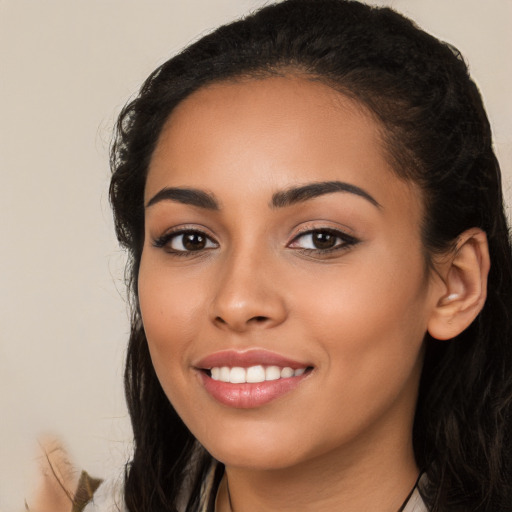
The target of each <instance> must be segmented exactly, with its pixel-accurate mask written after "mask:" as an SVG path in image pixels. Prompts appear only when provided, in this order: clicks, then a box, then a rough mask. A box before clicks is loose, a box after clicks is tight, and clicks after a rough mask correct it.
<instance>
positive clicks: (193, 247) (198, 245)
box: [177, 233, 207, 251]
mask: <svg viewBox="0 0 512 512" xmlns="http://www.w3.org/2000/svg"><path fill="white" fill-rule="evenodd" d="M181 236H182V242H181V244H182V245H183V247H184V248H185V249H186V250H187V251H200V250H201V249H204V248H205V247H206V240H207V239H206V237H205V236H203V235H201V234H200V233H184V234H183V235H181ZM177 238H179V237H177Z"/></svg>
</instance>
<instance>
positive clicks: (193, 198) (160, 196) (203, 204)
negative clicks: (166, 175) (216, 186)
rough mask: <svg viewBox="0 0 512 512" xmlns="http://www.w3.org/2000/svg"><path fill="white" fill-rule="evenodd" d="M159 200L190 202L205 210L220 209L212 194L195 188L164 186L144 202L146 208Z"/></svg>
mask: <svg viewBox="0 0 512 512" xmlns="http://www.w3.org/2000/svg"><path fill="white" fill-rule="evenodd" d="M161 201H173V202H175V203H182V204H190V205H192V206H197V207H199V208H205V209H206V210H219V209H220V206H219V202H218V201H217V199H216V198H215V196H214V195H213V194H211V193H209V192H205V191H204V190H199V189H196V188H180V187H165V188H163V189H162V190H160V191H159V192H157V193H156V194H155V195H154V196H153V197H152V198H151V199H150V200H149V201H148V202H147V203H146V208H149V207H150V206H153V205H154V204H156V203H159V202H161Z"/></svg>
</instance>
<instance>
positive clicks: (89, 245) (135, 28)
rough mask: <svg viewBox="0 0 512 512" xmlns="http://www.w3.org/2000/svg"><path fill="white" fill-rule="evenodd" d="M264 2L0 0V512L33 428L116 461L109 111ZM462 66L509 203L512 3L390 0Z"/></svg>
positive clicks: (24, 474) (125, 449)
mask: <svg viewBox="0 0 512 512" xmlns="http://www.w3.org/2000/svg"><path fill="white" fill-rule="evenodd" d="M263 3H264V2H263V1H261V0H186V1H185V0H167V1H163V0H160V1H158V0H149V1H147V0H146V1H142V0H89V1H85V0H81V1H79V0H76V1H73V0H43V1H34V0H32V1H29V0H0V66H1V69H0V169H1V176H2V179H1V187H0V230H1V231H0V241H1V253H0V286H1V290H2V293H1V299H0V301H1V302H0V315H1V316H0V321H1V323H0V511H1V512H10V511H21V510H23V499H24V496H25V495H26V493H27V490H28V489H29V487H30V482H31V481H32V480H33V477H34V471H35V469H34V467H35V464H34V458H35V453H36V447H37V445H36V438H37V436H38V435H39V434H41V433H42V432H53V433H57V434H59V435H60V436H62V438H63V439H65V441H66V443H67V444H68V445H69V446H70V447H71V451H72V453H73V456H74V457H75V459H76V460H77V461H78V462H79V464H80V465H82V466H84V467H86V468H87V469H88V470H90V472H91V473H93V474H94V475H98V476H100V475H102V476H103V475H105V474H107V473H109V472H112V471H115V470H116V468H119V467H121V466H122V464H123V463H124V462H125V461H126V459H127V457H128V454H129V440H130V431H129V426H128V420H127V415H126V411H125V407H124V402H123V398H122V390H121V380H122V366H123V362H122V361H123V357H124V351H125V343H126V339H127V331H128V322H127V315H126V306H125V303H124V301H123V298H122V297H123V293H124V290H123V285H122V267H123V255H122V253H121V252H120V251H119V250H118V248H117V245H116V242H115V238H114V234H113V229H112V222H111V215H110V211H109V206H108V201H107V187H108V180H109V170H108V165H107V159H108V144H109V139H110V133H111V128H112V125H113V122H114V119H115V116H116V114H117V113H118V112H119V110H120V108H121V106H122V105H123V104H124V103H125V102H126V101H127V99H128V98H129V97H130V95H132V94H133V93H134V92H135V91H136V90H137V88H138V86H139V85H140V83H141V81H142V80H143V79H144V78H145V77H146V75H147V74H148V73H149V72H150V71H152V70H153V69H154V68H155V67H156V66H157V65H159V64H160V63H162V62H163V61H164V60H166V59H167V58H168V57H169V56H170V55H171V54H173V53H174V52H176V51H177V50H178V49H180V48H181V47H183V46H184V45H186V44H187V43H188V42H190V41H192V40H194V39H195V38H196V37H197V36H198V35H199V34H204V33H205V32H207V31H208V30H210V29H212V28H213V27H215V26H217V25H218V24H220V23H222V22H225V21H228V20H231V19H233V18H235V17H236V16H239V15H240V14H242V13H244V12H247V11H248V10H250V9H252V8H254V7H256V6H258V5H262V4H263ZM375 3H380V4H382V5H384V4H386V5H393V6H395V7H396V8H397V9H398V10H401V11H402V12H404V13H406V14H408V15H410V16H411V17H413V18H414V19H415V20H416V21H417V22H418V23H419V24H420V25H421V26H422V27H424V28H425V29H427V30H428V31H430V32H432V33H434V34H435V35H437V36H438V37H441V38H442V39H445V40H447V41H449V42H451V43H453V44H454V45H455V46H457V47H458V48H459V49H460V50H461V51H462V53H463V54H464V55H465V57H466V58H467V60H468V61H469V62H470V65H471V70H472V73H473V76H474V78H475V79H476V81H477V83H478V84H479V85H480V88H481V90H482V92H483V95H484V98H485V100H486V105H487V107H488V111H489V115H490V118H491V122H492V124H493V128H494V133H495V139H496V147H497V151H498V155H499V158H500V160H501V162H502V166H503V169H504V173H505V188H506V192H507V197H508V201H509V204H510V203H512V199H511V196H512V194H511V188H512V121H511V120H512V101H511V99H510V88H511V87H512V76H511V75H512V70H511V64H510V51H511V50H512V36H511V32H510V30H509V27H510V23H511V22H512V0H487V1H485V2H483V1H482V0H396V1H391V0H389V1H384V0H383V1H381V2H375Z"/></svg>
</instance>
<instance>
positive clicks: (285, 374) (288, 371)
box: [281, 366, 293, 379]
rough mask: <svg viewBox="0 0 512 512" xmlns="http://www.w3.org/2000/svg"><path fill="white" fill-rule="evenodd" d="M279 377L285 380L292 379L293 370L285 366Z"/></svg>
mask: <svg viewBox="0 0 512 512" xmlns="http://www.w3.org/2000/svg"><path fill="white" fill-rule="evenodd" d="M281 377H282V378H283V379H286V378H288V377H293V370H292V369H291V368H288V366H285V367H284V368H283V369H282V370H281Z"/></svg>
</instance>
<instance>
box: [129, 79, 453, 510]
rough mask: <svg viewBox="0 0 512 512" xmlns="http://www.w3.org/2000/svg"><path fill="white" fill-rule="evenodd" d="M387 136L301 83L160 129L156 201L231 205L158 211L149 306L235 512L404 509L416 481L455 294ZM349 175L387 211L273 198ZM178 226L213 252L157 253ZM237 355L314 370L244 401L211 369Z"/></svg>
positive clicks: (314, 85)
mask: <svg viewBox="0 0 512 512" xmlns="http://www.w3.org/2000/svg"><path fill="white" fill-rule="evenodd" d="M381 133H382V127H381V126H380V125H379V124H378V123H377V121H375V120H374V118H373V117H372V116H371V115H370V114H369V113H368V112H367V111H365V109H364V108H363V107H362V106H361V105H359V104H358V103H356V102H354V101H353V100H351V99H349V98H347V97H345V96H343V95H341V94H339V93H338V92H335V91H333V90H332V89H330V88H329V87H327V86H325V85H323V84H321V83H318V82H314V81H310V80H307V79H305V78H301V77H273V78H267V79H263V80H245V81H239V82H230V83H221V84H215V85H210V86H208V87H205V88H202V89H200V90H199V91H197V92H195V93H194V94H192V95H191V96H190V97H188V98H187V99H186V100H184V101H183V102H182V103H181V104H180V105H179V106H178V107H177V108H176V109H175V111H174V112H173V113H172V114H171V116H170V118H169V120H168V122H167V124H166V126H165V128H164V130H163V131H162V133H161V136H160V138H159V141H158V144H157V147H156V149H155V152H154V155H153V158H152V161H151V164H150V168H149V174H148V179H147V184H146V190H145V200H146V203H149V202H150V201H151V200H152V198H154V197H155V195H156V194H158V193H159V192H160V191H161V190H162V189H164V188H165V187H186V188H194V189H199V190H202V191H205V192H207V193H210V194H213V195H214V196H215V198H216V199H217V201H218V203H219V208H218V209H216V210H212V209H207V208H202V207H199V206H194V205H190V204H183V203H182V202H180V201H176V200H172V199H163V200H154V201H153V204H151V205H149V206H147V207H146V220H145V229H146V239H145V245H144V249H143V254H142V261H141V266H140V273H139V298H140V307H141V312H142V318H143V322H144V327H145V330H146V334H147V339H148V343H149V348H150V352H151V357H152V360H153V364H154V366H155V370H156V372H157V375H158V377H159V379H160V382H161V384H162V386H163V389H164V391H165V393H166V394H167V396H168V397H169V399H170V400H171V402H172V404H173V406H174V407H175V408H176V410H177V412H178V413H179V414H180V416H181V417H182V419H183V420H184V421H185V423H186V424H187V426H188V427H189V428H190V430H191V431H192V433H193V434H194V435H195V436H196V438H197V439H198V440H199V441H200V442H201V443H202V444H203V445H204V446H205V447H206V449H207V450H208V451H209V452H210V453H211V454H212V455H213V456H214V457H215V458H216V459H218V460H220V461H222V462H223V463H224V464H225V465H226V476H227V478H226V479H225V480H224V482H223V486H222V487H221V490H220V492H219V496H218V508H219V509H220V510H230V509H232V510H236V511H242V512H248V511H260V510H268V511H271V510H281V511H282V510H294V511H301V510H315V511H324V510H325V511H332V510H335V509H339V507H340V506H341V504H343V510H344V512H351V511H353V512H356V511H357V512H361V511H365V510H374V509H375V510H379V511H383V512H385V511H389V512H395V511H396V510H397V509H398V508H399V506H400V505H401V503H402V502H403V500H404V499H405V497H406V496H407V494H408V492H409V490H410V488H411V487H412V486H413V484H414V482H415V480H416V478H417V475H418V468H417V466H416V463H415V461H414V455H413V451H412V441H411V438H412V433H411V431H412V422H413V416H414V409H415V403H416V398H417V389H418V382H419V376H420V372H421V365H422V354H423V350H422V349H423V339H424V335H425V333H426V331H427V328H428V323H429V321H430V319H431V317H432V315H433V312H434V310H435V309H436V305H437V304H438V302H439V300H440V298H441V297H442V296H443V295H444V294H446V286H445V285H444V283H443V282H442V280H441V279H439V277H438V275H437V274H436V273H434V272H430V271H429V270H428V268H427V266H426V263H425V256H424V250H423V247H422V242H421V238H420V222H421V218H422V203H421V195H420V193H419V192H418V190H417V189H416V187H415V186H414V184H411V183H408V182H405V181H403V180H401V179H399V178H398V177H397V176H396V174H395V173H394V172H393V169H392V168H391V166H390V164H389V162H388V160H389V159H388V157H387V154H386V151H385V149H384V145H383V143H382V140H381ZM334 180H337V181H341V182H344V183H348V184H351V185H354V186H357V187H360V189H362V190H364V191H365V192H366V193H367V194H369V195H370V196H371V197H372V198H373V199H374V200H375V202H376V203H378V204H374V203H373V202H372V201H370V200H369V199H368V198H365V197H362V196H361V195H358V194H355V193H352V192H346V191H345V192H343V191H341V192H333V193H329V194H323V195H321V196H318V197H315V198H312V199H308V200H305V201H303V202H300V203H297V204H292V205H288V206H284V207H279V208H277V207H272V206H271V205H270V203H271V199H272V196H273V194H275V193H276V192H278V191H283V190H287V189H289V188H290V187H297V186H300V185H304V184H308V183H311V182H325V181H334ZM177 227H181V228H183V227H185V228H186V229H193V230H200V231H201V232H203V233H204V234H205V236H207V237H208V240H209V242H208V243H207V245H206V246H205V248H204V249H203V250H198V251H189V253H187V254H185V255H183V251H182V252H181V253H179V254H177V253H175V252H172V251H173V250H174V251H176V250H177V248H183V246H182V245H180V243H181V242H182V241H183V239H182V238H181V237H180V236H178V235H176V236H175V237H174V239H171V240H167V245H165V246H163V247H155V240H158V239H161V237H162V236H163V235H164V234H165V233H168V232H169V230H171V229H173V228H177ZM313 229H315V230H319V231H322V230H324V231H325V229H330V230H337V231H339V232H340V233H341V235H340V238H337V239H336V244H337V246H339V247H340V249H339V250H334V251H331V252H329V253H322V252H320V251H318V250H315V249H311V247H314V246H312V245H311V243H312V242H311V237H310V236H309V235H304V234H301V233H302V231H303V230H306V231H307V230H313ZM301 230H302V231H301ZM345 235H349V237H351V238H350V242H349V243H347V241H346V240H347V238H346V236H345ZM354 240H356V242H355V243H351V242H353V241H354ZM308 249H309V250H308ZM228 349H234V350H238V351H246V350H250V349H265V350H270V351H273V352H276V353H278V354H281V355H283V356H285V357H288V358H291V359H293V360H297V361H301V362H308V364H310V365H311V366H312V367H313V370H312V371H311V372H310V373H309V375H308V376H307V378H304V379H303V380H302V381H301V383H300V385H299V386H297V388H296V389H294V390H292V391H291V392H289V393H287V394H285V395H284V396H281V397H279V398H277V399H275V400H273V401H271V402H270V403H267V404H265V405H263V406H261V407H257V408H252V409H239V408H233V407H228V406H226V405H223V404H220V403H219V402H217V401H216V400H215V399H213V398H212V397H211V396H210V395H209V394H208V393H207V392H206V391H205V389H204V386H203V384H202V381H201V379H200V378H199V376H198V371H197V369H196V367H195V366H196V365H197V362H198V361H199V360H201V358H204V357H206V356H208V355H209V354H212V353H214V352H218V351H222V350H228ZM228 487H229V496H228V491H227V489H228Z"/></svg>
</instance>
